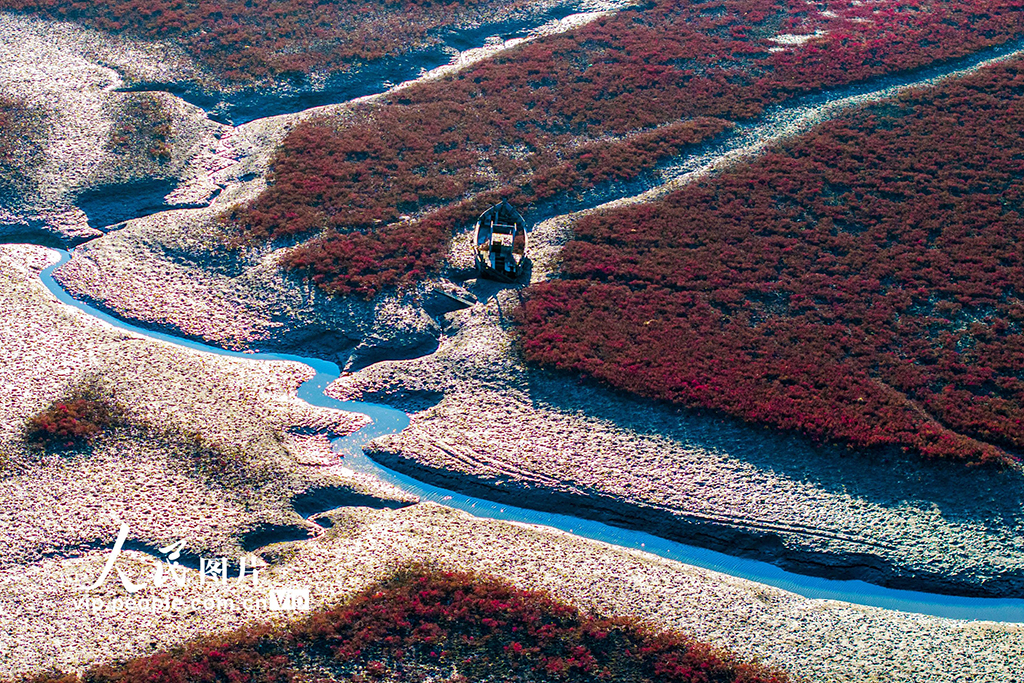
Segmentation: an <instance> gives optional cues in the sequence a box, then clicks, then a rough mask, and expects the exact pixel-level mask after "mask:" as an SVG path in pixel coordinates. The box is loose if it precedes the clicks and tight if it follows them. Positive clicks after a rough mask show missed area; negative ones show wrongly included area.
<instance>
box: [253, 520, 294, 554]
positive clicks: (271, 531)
mask: <svg viewBox="0 0 1024 683" xmlns="http://www.w3.org/2000/svg"><path fill="white" fill-rule="evenodd" d="M311 537H312V535H311V534H310V531H309V529H307V528H306V527H303V526H299V525H297V524H259V525H257V526H256V527H255V528H253V529H251V530H249V531H247V532H245V533H244V534H242V538H241V544H242V549H243V550H244V551H245V552H247V553H251V552H252V551H254V550H257V549H259V548H262V547H264V546H267V545H270V544H272V543H290V542H291V541H308V540H309V539H310V538H311Z"/></svg>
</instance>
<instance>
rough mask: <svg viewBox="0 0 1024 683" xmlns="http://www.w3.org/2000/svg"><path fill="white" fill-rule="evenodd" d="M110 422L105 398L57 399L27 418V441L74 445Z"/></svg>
mask: <svg viewBox="0 0 1024 683" xmlns="http://www.w3.org/2000/svg"><path fill="white" fill-rule="evenodd" d="M113 422H114V411H113V410H111V408H110V406H109V405H107V403H106V402H105V401H102V400H96V399H93V398H87V397H79V398H70V399H68V400H65V401H57V402H55V403H54V404H53V405H51V406H50V407H49V408H47V409H46V410H44V411H42V412H41V413H39V414H38V415H34V416H33V417H32V418H30V419H29V421H28V428H27V432H26V433H27V437H28V441H29V443H30V444H32V445H35V446H41V447H43V448H74V447H77V446H82V445H84V444H87V443H91V442H92V441H93V440H95V439H96V437H98V436H99V435H100V434H102V433H103V431H104V429H106V428H107V427H109V426H111V425H112V424H113Z"/></svg>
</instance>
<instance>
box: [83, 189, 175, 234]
mask: <svg viewBox="0 0 1024 683" xmlns="http://www.w3.org/2000/svg"><path fill="white" fill-rule="evenodd" d="M177 185H178V181H177V180H174V179H160V180H138V181H134V182H130V183H123V184H116V185H105V186H101V187H97V188H91V189H89V190H86V191H85V192H83V193H81V194H80V195H78V197H77V199H76V200H75V204H76V205H77V206H78V208H80V209H81V210H82V211H84V212H85V215H86V218H87V219H88V221H89V227H92V228H96V229H98V230H102V229H103V228H107V227H110V226H112V225H115V224H117V223H122V222H124V221H127V220H131V219H132V218H140V217H142V216H149V215H151V214H154V213H158V212H160V211H164V210H166V209H168V208H170V206H169V205H168V204H167V203H166V202H165V201H164V197H166V196H167V195H168V194H169V193H171V192H173V191H174V188H175V187H177ZM174 208H189V207H183V206H181V207H179V206H175V207H174Z"/></svg>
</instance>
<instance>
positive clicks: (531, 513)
mask: <svg viewBox="0 0 1024 683" xmlns="http://www.w3.org/2000/svg"><path fill="white" fill-rule="evenodd" d="M57 251H59V252H60V255H61V258H60V260H59V261H58V262H57V263H55V264H53V265H51V266H49V267H47V268H45V269H44V270H43V271H42V272H41V273H40V276H39V277H40V279H41V280H42V283H43V284H44V285H45V286H46V288H47V289H48V290H49V291H50V292H51V293H52V294H53V295H54V296H56V297H57V299H59V300H60V301H61V302H63V303H65V304H67V305H69V306H72V307H74V308H77V309H78V310H80V311H83V312H85V313H87V314H89V315H91V316H93V317H94V318H98V319H99V320H102V321H104V322H106V323H109V324H110V325H113V326H114V327H116V328H118V329H121V330H124V331H127V332H132V333H134V334H138V335H141V336H143V337H148V338H150V339H156V340H159V341H163V342H167V343H170V344H174V345H176V346H181V347H185V348H188V349H192V350H194V351H201V352H205V353H214V354H218V355H222V356H230V357H233V358H246V359H253V360H281V361H293V362H298V363H303V364H305V365H308V366H309V367H311V368H313V370H314V371H315V372H316V375H315V376H313V377H312V378H311V379H309V380H307V381H306V382H303V383H302V385H300V386H299V388H298V392H297V393H298V397H299V398H301V399H302V400H304V401H306V402H307V403H310V404H312V405H315V406H320V407H323V408H330V409H334V410H344V411H350V412H356V413H362V414H364V415H367V416H368V417H370V418H371V419H372V420H373V422H372V423H370V424H368V425H367V426H365V427H363V428H362V429H360V430H358V431H356V432H355V433H353V434H350V435H349V436H346V437H343V438H340V439H336V440H335V441H334V450H335V451H336V452H338V453H340V454H341V455H343V456H344V458H345V463H346V465H347V466H348V467H350V468H351V469H353V470H357V471H360V472H365V473H369V474H373V475H375V476H377V477H379V478H380V479H382V480H384V481H386V482H388V483H390V484H393V485H395V486H397V487H398V488H400V489H402V490H404V491H406V492H408V493H410V494H413V495H415V496H418V497H419V498H420V500H422V501H432V502H435V503H439V504H441V505H445V506H448V507H452V508H457V509H459V510H463V511H465V512H468V513H470V514H472V515H474V516H477V517H483V518H489V519H500V520H506V521H510V522H516V523H522V524H531V525H539V526H544V527H550V528H554V529H558V530H561V531H564V532H568V533H570V534H575V535H577V536H580V537H583V538H588V539H592V540H596V541H601V542H604V543H609V544H612V545H616V546H620V547H623V548H629V549H635V550H642V551H646V552H649V553H653V554H655V555H660V556H661V557H664V558H668V559H671V560H676V561H679V562H684V563H686V564H691V565H695V566H698V567H703V568H705V569H711V570H714V571H718V572H721V573H723V574H728V575H730V576H735V577H739V578H743V579H747V580H750V581H756V582H758V583H762V584H766V585H769V586H774V587H777V588H781V589H784V590H787V591H791V592H793V593H796V594H798V595H802V596H804V597H807V598H819V599H830V600H840V601H843V602H849V603H854V604H858V605H868V606H873V607H881V608H885V609H892V610H899V611H904V612H915V613H920V614H929V615H933V616H939V617H948V618H955V619H977V620H986V621H1001V622H1018V623H1024V599H1016V598H1015V599H1009V598H968V597H958V596H948V595H939V594H933V593H923V592H916V591H906V590H895V589H891V588H884V587H881V586H876V585H873V584H869V583H866V582H863V581H837V580H832V579H823V578H816V577H810V576H804V575H802V574H796V573H793V572H788V571H785V570H783V569H780V568H779V567H776V566H774V565H772V564H768V563H766V562H758V561H755V560H747V559H741V558H736V557H731V556H729V555H725V554H723V553H719V552H715V551H711V550H705V549H703V548H698V547H694V546H689V545H685V544H682V543H677V542H674V541H668V540H665V539H663V538H658V537H656V536H652V535H651V534H647V533H644V532H642V531H632V530H628V529H621V528H618V527H614V526H610V525H607V524H602V523H600V522H594V521H590V520H585V519H581V518H578V517H573V516H571V515H564V514H555V513H549V512H538V511H535V510H528V509H524V508H517V507H513V506H510V505H502V504H499V503H493V502H490V501H488V500H484V499H481V498H473V497H471V496H466V495H462V494H460V493H456V492H455V491H449V490H446V489H442V488H438V487H436V486H431V485H429V484H424V483H422V482H419V481H417V480H416V479H413V478H412V477H409V476H406V475H403V474H399V473H397V472H394V471H392V470H389V469H387V468H384V467H381V466H380V465H378V464H376V463H375V462H373V461H372V460H370V459H369V458H368V457H366V455H365V454H364V453H363V451H362V447H363V446H364V445H365V444H366V443H368V442H369V441H371V440H373V439H375V438H377V437H379V436H383V435H385V434H395V433H398V432H401V431H402V430H403V429H405V428H406V427H407V426H408V424H409V416H408V415H407V414H405V413H404V412H402V411H400V410H397V409H395V408H390V407H388V406H384V405H380V404H376V403H364V402H361V401H340V400H337V399H334V398H331V397H330V396H327V395H326V394H325V393H324V391H325V389H326V388H327V386H328V385H329V384H330V383H331V382H333V381H334V380H335V379H337V378H338V376H339V375H340V371H339V369H338V366H337V365H335V364H334V363H331V362H329V361H324V360H320V359H316V358H305V357H302V356H296V355H291V354H281V353H246V352H241V351H228V350H225V349H221V348H217V347H215V346H209V345H206V344H202V343H199V342H195V341H191V340H186V339H181V338H178V337H176V336H174V335H171V334H166V333H163V332H157V331H153V330H148V329H145V328H142V327H139V326H136V325H133V324H131V323H128V322H125V321H123V320H120V319H118V318H116V317H114V316H112V315H109V314H107V313H104V312H102V311H100V310H97V309H96V308H94V307H92V306H90V305H89V304H86V303H83V302H81V301H78V300H76V299H75V298H73V297H72V296H71V295H70V294H68V293H67V292H66V291H64V289H63V288H62V287H61V286H60V285H59V284H58V283H57V282H56V280H54V278H53V271H54V270H56V269H57V268H59V267H60V266H61V265H62V264H64V263H66V262H67V261H68V260H69V259H70V258H71V254H70V253H68V252H67V251H65V250H63V249H58V250H57Z"/></svg>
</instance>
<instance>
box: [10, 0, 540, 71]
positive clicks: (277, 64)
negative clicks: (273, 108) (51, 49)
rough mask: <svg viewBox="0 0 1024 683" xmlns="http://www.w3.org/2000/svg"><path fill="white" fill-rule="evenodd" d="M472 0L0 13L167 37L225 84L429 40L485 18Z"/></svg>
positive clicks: (146, 3) (25, 5)
mask: <svg viewBox="0 0 1024 683" xmlns="http://www.w3.org/2000/svg"><path fill="white" fill-rule="evenodd" d="M526 5H527V3H526V2H524V1H518V0H511V1H507V2H503V3H501V4H500V6H498V7H495V6H494V4H493V3H481V2H479V0H451V1H449V2H444V3H441V2H437V3H435V2H432V1H431V0H408V1H405V2H386V3H381V2H375V1H374V0H342V1H338V2H336V1H332V2H323V1H322V0H216V1H213V0H108V1H106V2H91V1H88V0H0V10H13V11H17V12H30V13H33V14H39V15H42V16H45V17H50V18H53V19H61V20H67V21H76V22H78V23H81V24H83V25H85V26H89V27H91V28H96V29H99V30H102V31H108V32H111V33H120V32H125V33H127V34H129V35H131V36H135V37H139V38H148V39H162V40H168V39H170V40H174V41H175V42H176V43H177V44H178V45H180V46H181V47H182V48H183V49H184V50H186V51H187V52H188V53H189V54H190V55H191V56H192V57H193V58H194V59H195V60H196V61H197V62H199V63H200V64H203V65H205V66H206V67H207V68H208V69H210V70H211V71H212V72H213V74H214V75H216V76H217V77H219V78H221V79H224V80H225V81H228V82H238V83H248V82H252V81H260V80H265V79H267V78H274V77H280V76H291V75H299V74H309V73H310V72H312V71H324V72H332V71H339V70H344V69H347V68H349V67H350V66H351V65H352V64H353V63H357V62H359V61H366V60H373V59H378V58H381V57H385V56H389V55H395V54H400V53H403V52H406V51H408V50H409V49H410V47H416V46H426V45H429V44H431V43H433V42H436V40H437V39H436V36H435V34H436V33H437V32H438V29H442V28H445V27H451V26H457V25H460V24H462V23H465V22H467V21H480V20H493V18H494V15H495V13H497V12H508V11H510V10H513V9H517V8H520V7H524V6H526Z"/></svg>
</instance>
